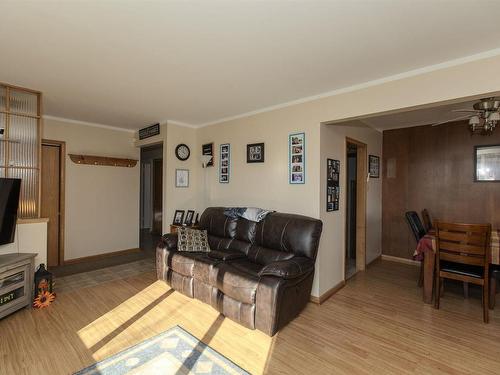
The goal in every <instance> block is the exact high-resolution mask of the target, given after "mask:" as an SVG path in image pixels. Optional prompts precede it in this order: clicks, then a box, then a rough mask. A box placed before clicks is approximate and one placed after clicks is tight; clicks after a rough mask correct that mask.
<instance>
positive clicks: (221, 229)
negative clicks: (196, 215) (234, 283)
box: [200, 207, 323, 264]
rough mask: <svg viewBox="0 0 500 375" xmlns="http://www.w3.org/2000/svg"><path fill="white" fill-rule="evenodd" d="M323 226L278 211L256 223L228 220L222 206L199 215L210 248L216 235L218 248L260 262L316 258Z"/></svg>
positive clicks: (314, 220) (305, 217) (309, 218)
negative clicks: (242, 254)
mask: <svg viewBox="0 0 500 375" xmlns="http://www.w3.org/2000/svg"><path fill="white" fill-rule="evenodd" d="M322 226H323V224H322V222H321V220H318V219H313V218H311V217H307V216H302V215H294V214H285V213H279V212H273V213H270V214H268V215H267V216H266V218H265V219H264V220H262V221H261V222H259V223H255V222H251V221H248V220H246V219H242V218H239V219H231V218H229V217H227V216H226V215H224V207H209V208H207V209H206V210H205V212H203V214H202V215H201V218H200V228H201V229H206V230H207V232H208V234H209V242H210V246H211V247H212V244H213V243H214V242H215V238H214V237H217V240H216V241H217V243H218V246H217V247H218V248H232V247H237V248H238V249H241V251H243V252H245V254H247V256H248V257H249V258H250V259H254V261H256V262H258V263H261V264H267V263H269V262H270V261H276V260H285V259H290V258H292V257H293V256H296V255H297V256H305V257H308V258H311V259H313V260H315V259H316V253H317V251H318V245H319V239H320V236H321V230H322ZM210 237H212V238H210ZM222 239H225V240H222ZM210 240H211V241H210ZM241 242H243V243H245V244H246V243H248V244H252V245H254V246H242V243H241ZM232 245H234V246H232ZM235 250H236V249H235ZM266 253H267V254H266ZM271 259H273V260H271Z"/></svg>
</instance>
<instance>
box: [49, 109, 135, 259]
mask: <svg viewBox="0 0 500 375" xmlns="http://www.w3.org/2000/svg"><path fill="white" fill-rule="evenodd" d="M42 134H43V138H44V139H51V140H58V141H64V142H66V153H67V154H87V155H98V156H111V157H123V158H132V159H139V149H138V148H136V147H134V144H133V133H131V132H127V131H121V130H113V129H107V128H100V127H94V126H84V125H78V124H75V123H70V122H65V121H61V120H54V119H45V120H44V126H43V132H42ZM139 170H140V167H139V163H137V165H136V166H135V167H134V168H124V167H107V166H93V165H79V164H75V163H73V162H72V161H71V160H70V158H69V156H66V181H65V182H66V186H65V188H66V191H65V194H66V211H65V213H66V218H65V250H64V254H65V260H70V259H76V258H82V257H87V256H92V255H98V254H104V253H111V252H115V251H121V250H127V249H134V248H138V247H139V184H140V180H139Z"/></svg>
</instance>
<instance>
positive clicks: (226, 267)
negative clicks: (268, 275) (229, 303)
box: [217, 263, 259, 304]
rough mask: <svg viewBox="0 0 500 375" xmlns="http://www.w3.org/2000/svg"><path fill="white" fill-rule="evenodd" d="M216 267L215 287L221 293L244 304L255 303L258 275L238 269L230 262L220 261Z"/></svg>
mask: <svg viewBox="0 0 500 375" xmlns="http://www.w3.org/2000/svg"><path fill="white" fill-rule="evenodd" d="M217 269H218V274H217V288H218V289H219V290H220V291H221V292H222V293H224V294H225V295H227V296H229V297H231V298H233V299H235V300H237V301H241V302H243V303H246V304H253V303H255V294H256V292H257V287H258V285H259V277H258V276H255V275H252V274H251V273H248V272H245V271H242V270H239V269H237V268H235V267H234V266H233V265H232V264H231V263H220V264H218V265H217Z"/></svg>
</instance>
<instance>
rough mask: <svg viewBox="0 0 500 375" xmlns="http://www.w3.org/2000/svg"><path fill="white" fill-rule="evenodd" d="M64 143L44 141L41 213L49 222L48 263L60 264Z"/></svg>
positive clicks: (52, 264)
mask: <svg viewBox="0 0 500 375" xmlns="http://www.w3.org/2000/svg"><path fill="white" fill-rule="evenodd" d="M62 150H63V144H62V143H61V142H59V143H55V142H54V143H53V142H49V141H43V142H42V174H41V206H40V213H41V216H42V217H44V218H48V219H49V222H48V224H47V265H48V266H49V267H54V266H59V265H61V264H62V262H63V256H62V225H61V224H62V222H61V220H62V216H61V213H62V205H63V202H62V201H61V197H62V196H63V194H62V193H63V191H62V190H63V189H64V187H63V184H62V182H63V173H62V161H63V160H64V159H63V158H64V153H63V152H62Z"/></svg>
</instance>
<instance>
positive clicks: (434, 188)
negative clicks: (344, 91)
mask: <svg viewBox="0 0 500 375" xmlns="http://www.w3.org/2000/svg"><path fill="white" fill-rule="evenodd" d="M467 126H468V123H467V122H463V121H462V122H455V123H449V124H446V125H440V126H436V127H431V126H419V127H413V128H405V129H396V130H387V131H384V135H383V170H384V173H383V184H382V189H383V190H382V249H383V251H382V252H383V254H385V255H392V256H396V257H401V258H411V257H412V255H413V251H414V250H415V246H416V243H415V239H414V237H413V235H412V234H411V232H410V229H409V227H408V224H407V223H406V220H405V217H404V213H405V212H406V211H417V212H418V214H419V215H420V216H421V211H422V209H424V208H427V209H428V210H429V213H430V215H431V218H432V219H433V220H435V219H440V220H446V221H453V222H465V223H491V224H492V226H493V227H494V228H500V183H494V182H473V179H474V146H476V145H486V144H500V128H499V129H497V130H496V131H495V132H494V133H493V135H491V136H478V135H475V136H473V137H472V136H471V135H470V133H469V131H468V128H467Z"/></svg>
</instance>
